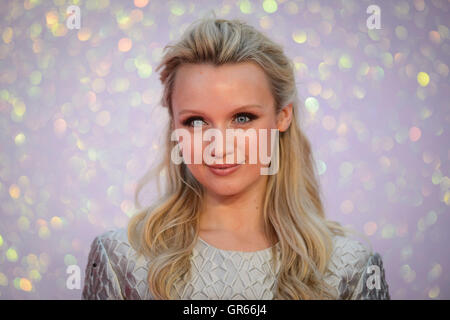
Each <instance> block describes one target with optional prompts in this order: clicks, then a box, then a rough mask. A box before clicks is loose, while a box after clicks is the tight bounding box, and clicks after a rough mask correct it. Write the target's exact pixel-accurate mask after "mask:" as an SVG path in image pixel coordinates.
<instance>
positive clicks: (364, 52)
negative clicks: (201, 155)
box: [0, 0, 450, 299]
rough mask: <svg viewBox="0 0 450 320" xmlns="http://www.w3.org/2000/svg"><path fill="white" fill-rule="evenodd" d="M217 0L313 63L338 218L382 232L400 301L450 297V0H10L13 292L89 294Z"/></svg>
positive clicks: (307, 93) (7, 112)
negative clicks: (184, 49)
mask: <svg viewBox="0 0 450 320" xmlns="http://www.w3.org/2000/svg"><path fill="white" fill-rule="evenodd" d="M72 5H74V6H75V7H72V8H70V10H69V13H67V12H68V8H69V7H70V6H72ZM372 5H375V7H373V6H372ZM371 6H372V7H371ZM368 8H369V10H368ZM378 9H379V10H378ZM211 10H214V11H215V13H216V16H217V17H221V18H226V19H232V18H239V19H242V20H245V21H247V22H248V23H249V24H251V25H253V26H255V27H256V28H258V29H259V30H261V31H263V32H265V33H266V34H267V35H268V36H269V37H271V38H272V39H273V40H275V41H277V42H278V43H280V44H281V45H282V46H283V47H284V49H285V51H286V54H287V55H288V56H289V57H290V58H291V59H292V60H293V61H294V62H295V69H296V70H295V72H296V77H297V83H298V90H299V94H300V96H301V97H302V99H303V100H304V102H305V108H306V112H305V118H304V119H303V121H304V128H305V130H306V132H307V134H308V136H309V137H310V139H311V142H312V144H313V148H314V154H315V157H316V161H317V167H318V169H319V174H320V175H319V176H320V181H321V184H322V187H323V191H324V195H325V197H324V202H325V206H326V211H327V214H328V216H329V217H330V218H331V219H334V220H338V221H340V222H341V223H343V224H344V225H351V226H353V227H354V228H356V229H357V230H359V231H361V232H363V233H365V234H366V235H367V236H368V237H369V239H370V241H371V243H372V246H373V248H374V249H375V250H376V251H377V252H379V253H380V254H381V256H382V258H383V261H384V266H385V269H386V277H387V281H388V283H389V286H390V293H391V297H392V298H393V299H449V298H450V277H449V274H450V256H449V254H450V250H449V243H450V236H449V233H450V232H449V230H450V210H449V209H450V207H449V206H450V189H449V187H450V179H449V159H450V148H449V146H450V143H449V141H450V139H449V138H450V135H449V130H450V87H449V83H450V82H449V64H450V32H449V22H450V11H449V10H450V2H449V1H447V0H430V1H424V0H411V1H405V0H392V1H381V0H369V1H362V0H358V1H357V0H345V1H344V0H341V1H325V0H290V1H289V0H264V1H248V0H242V1H235V0H223V1H219V0H217V1H197V0H196V1H193V0H190V1H162V0H134V1H133V0H129V1H125V0H121V1H119V0H117V1H115V0H89V1H82V0H79V1H75V0H72V1H65V0H17V1H6V0H2V1H1V2H0V17H1V20H0V35H1V39H0V133H1V134H0V299H79V298H80V296H81V290H82V285H83V280H84V268H85V266H86V262H87V255H88V252H89V249H90V244H91V242H92V240H93V238H94V237H95V236H96V235H98V234H100V233H103V232H105V231H107V230H110V229H115V228H122V227H125V226H126V224H127V222H128V220H129V218H130V216H132V215H133V214H134V213H135V208H134V207H133V193H134V188H135V185H136V182H137V180H138V179H139V178H140V177H141V176H142V175H143V174H144V172H145V171H146V170H147V169H148V168H149V166H150V165H151V164H152V163H154V161H155V159H156V156H157V155H158V154H160V149H161V145H160V144H161V141H162V140H161V139H162V130H163V127H164V125H165V123H166V121H167V119H168V117H167V114H166V110H164V109H163V108H162V107H161V106H160V105H159V99H160V96H161V88H162V87H161V85H160V83H159V79H158V74H157V73H155V67H156V65H157V63H158V61H160V58H161V54H162V49H163V47H164V46H165V45H166V44H168V43H169V42H171V41H174V40H176V39H177V38H178V37H179V36H180V34H181V33H182V32H183V31H184V30H185V28H186V27H187V26H188V25H189V24H190V23H191V22H193V21H194V20H196V19H198V18H200V17H202V16H203V15H205V14H207V13H208V11H211ZM154 197H155V186H154V185H150V186H149V187H148V188H146V189H144V192H143V196H142V197H141V198H140V201H141V203H142V204H143V205H147V204H149V203H150V202H151V201H152V199H153V198H154ZM68 266H75V269H69V271H70V272H75V271H76V268H77V266H78V269H79V270H81V275H80V276H81V284H80V285H81V287H80V288H79V289H78V288H77V287H76V285H75V288H73V285H74V283H75V284H76V281H75V282H73V281H72V282H70V281H69V282H68V281H67V280H68V277H69V276H71V275H73V274H76V273H71V274H68V273H67V271H68ZM74 270H75V271H74ZM72 280H73V279H72ZM68 283H69V284H68ZM70 283H72V285H71V284H70Z"/></svg>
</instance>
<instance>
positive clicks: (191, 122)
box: [181, 112, 258, 127]
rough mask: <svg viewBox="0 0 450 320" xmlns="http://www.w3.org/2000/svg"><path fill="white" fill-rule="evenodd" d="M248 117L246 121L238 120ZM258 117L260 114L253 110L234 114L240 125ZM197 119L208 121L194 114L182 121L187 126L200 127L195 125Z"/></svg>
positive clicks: (234, 119)
mask: <svg viewBox="0 0 450 320" xmlns="http://www.w3.org/2000/svg"><path fill="white" fill-rule="evenodd" d="M243 118H244V119H245V118H246V119H247V120H246V121H245V122H240V121H236V120H237V119H243ZM256 119H258V116H257V115H256V114H254V113H251V112H238V113H236V114H235V115H234V116H233V121H234V122H235V123H236V124H238V125H245V124H248V123H250V122H252V121H253V120H256ZM197 121H203V123H206V121H205V120H204V119H203V117H201V116H192V117H188V118H187V119H185V120H182V121H181V124H182V125H183V126H185V127H198V125H195V124H194V123H195V122H197Z"/></svg>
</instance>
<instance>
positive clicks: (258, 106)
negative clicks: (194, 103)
mask: <svg viewBox="0 0 450 320" xmlns="http://www.w3.org/2000/svg"><path fill="white" fill-rule="evenodd" d="M247 108H259V109H263V106H261V105H259V104H245V105H242V106H240V107H238V108H236V109H233V113H236V112H239V111H240V110H242V109H247ZM184 113H199V114H203V112H201V111H198V110H192V109H184V110H181V111H180V112H178V115H182V114H184Z"/></svg>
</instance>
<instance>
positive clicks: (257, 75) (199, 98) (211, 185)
mask: <svg viewBox="0 0 450 320" xmlns="http://www.w3.org/2000/svg"><path fill="white" fill-rule="evenodd" d="M274 103H275V102H274V99H273V96H272V93H271V91H270V87H269V82H268V79H267V77H266V75H265V73H264V71H263V69H261V67H259V66H258V65H257V64H255V63H252V62H243V63H237V64H225V65H221V66H214V65H211V64H182V65H181V66H180V67H179V68H178V70H177V74H176V77H175V83H174V91H173V93H172V121H173V128H174V129H180V128H183V129H185V130H187V132H188V134H189V136H190V139H186V141H183V143H182V144H181V145H182V150H183V157H185V160H187V159H186V155H187V154H190V156H189V159H188V164H187V167H188V169H189V170H190V171H191V173H192V175H193V176H194V177H195V178H196V179H197V180H198V181H199V182H200V183H201V184H202V185H203V187H205V189H206V191H207V192H211V193H214V194H216V195H222V196H227V195H235V194H238V193H241V192H243V191H245V190H248V189H249V188H250V187H251V186H255V185H261V183H262V181H265V179H267V176H266V175H261V168H262V167H267V166H268V165H266V164H264V163H262V162H261V161H260V160H261V159H260V157H259V156H258V155H259V153H260V151H259V150H260V148H261V147H262V145H261V144H260V139H259V136H260V135H261V134H262V132H263V131H261V130H259V129H266V130H267V132H268V134H266V138H267V139H266V141H267V142H268V146H267V149H264V150H268V151H267V154H268V155H270V129H278V130H280V131H285V130H287V128H288V127H289V124H290V121H291V117H292V105H288V106H286V107H285V108H283V109H282V111H280V112H278V113H277V112H276V110H275V105H274ZM200 129H201V132H202V135H203V136H201V137H200V139H201V140H200V143H194V140H195V138H194V133H195V131H198V130H200ZM208 129H214V130H216V132H219V133H222V137H221V139H218V140H217V141H216V143H217V144H216V147H215V148H211V146H212V144H211V142H212V141H214V140H215V139H216V138H217V136H216V138H211V140H206V139H205V132H207V131H208ZM227 129H235V130H236V129H241V131H240V132H241V134H242V135H241V137H244V139H243V140H244V141H245V143H244V144H242V143H238V140H239V138H238V136H239V135H240V134H238V136H234V137H233V138H232V139H230V138H228V139H227V132H226V131H227ZM209 131H210V132H211V130H209ZM250 131H252V132H255V133H256V135H252V134H245V133H249V132H250ZM234 132H235V133H236V132H238V131H234ZM183 140H184V139H183ZM205 140H206V141H205ZM220 140H221V141H222V142H221V143H220ZM243 140H240V141H241V142H242V141H243ZM198 141H199V140H197V142H198ZM262 141H263V143H264V140H262ZM220 144H222V147H223V148H220V147H219V146H220ZM208 145H209V146H208ZM251 146H256V152H257V154H256V155H255V154H254V153H255V149H254V148H253V147H251ZM207 148H209V149H207ZM187 151H189V152H187ZM205 151H207V152H205ZM195 153H197V154H200V155H201V161H200V162H201V163H197V162H196V161H194V154H195ZM252 153H253V154H252ZM205 154H209V155H210V156H211V158H209V159H210V160H206V157H204V156H203V155H205ZM238 155H241V156H242V157H238ZM255 157H256V161H255ZM230 159H232V161H230ZM230 162H231V163H230Z"/></svg>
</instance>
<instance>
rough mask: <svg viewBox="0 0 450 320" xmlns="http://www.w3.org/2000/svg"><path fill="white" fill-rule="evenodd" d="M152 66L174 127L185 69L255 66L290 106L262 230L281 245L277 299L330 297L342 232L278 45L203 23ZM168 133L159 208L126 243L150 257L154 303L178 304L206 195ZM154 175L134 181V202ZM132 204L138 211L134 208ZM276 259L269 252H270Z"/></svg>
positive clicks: (134, 223)
mask: <svg viewBox="0 0 450 320" xmlns="http://www.w3.org/2000/svg"><path fill="white" fill-rule="evenodd" d="M164 52H165V53H164V55H163V58H162V61H161V63H160V64H159V66H158V67H157V68H156V71H159V70H160V69H161V72H160V80H161V83H162V84H163V86H164V92H163V95H162V98H161V102H160V103H161V105H162V106H163V107H166V108H167V109H168V111H169V116H170V123H172V100H171V97H172V92H173V89H174V88H173V85H174V79H175V75H176V71H177V68H178V67H179V66H180V65H181V64H183V63H211V64H214V65H217V66H219V65H222V64H225V63H239V62H249V61H250V62H255V63H257V64H258V65H259V66H260V67H261V68H262V69H263V70H264V72H265V73H266V74H267V76H268V79H269V82H270V87H271V91H272V94H273V97H274V99H275V107H276V109H277V112H279V111H280V109H281V108H282V107H283V106H286V105H287V104H289V103H293V120H292V123H291V125H290V127H289V129H288V130H287V131H285V132H281V133H280V139H279V143H280V149H279V150H280V151H279V156H280V158H279V171H278V173H277V174H275V175H270V176H269V178H268V182H267V188H266V191H265V198H264V206H263V213H264V221H265V230H266V234H267V236H268V237H269V238H272V237H273V236H274V235H275V236H276V238H277V239H278V240H279V248H280V249H281V250H280V261H277V263H280V269H279V270H280V271H279V274H278V278H277V287H276V291H275V294H274V298H275V299H330V298H331V299H332V298H336V297H335V296H334V293H335V292H332V290H330V289H331V288H330V287H328V286H327V284H326V283H325V281H323V277H322V276H323V275H324V273H325V271H326V270H327V266H328V261H329V260H330V257H331V252H332V249H333V241H332V238H333V236H334V235H345V234H346V232H345V231H346V230H347V229H346V228H344V227H342V226H341V225H340V224H339V223H337V222H333V221H329V220H327V219H326V218H325V214H324V209H323V205H322V201H321V190H320V187H319V183H318V178H317V175H316V172H317V169H316V167H315V161H314V159H313V155H312V152H311V146H310V143H309V141H308V139H307V137H306V136H305V134H304V133H303V132H302V130H301V129H300V127H299V124H298V122H297V121H298V116H299V115H298V114H297V113H298V112H301V111H302V109H304V106H303V105H302V104H300V102H299V99H298V96H297V89H296V83H295V77H294V66H293V63H292V62H291V61H290V60H289V59H288V58H287V57H286V56H285V55H284V53H283V50H282V47H281V46H279V45H277V44H276V43H274V42H273V41H271V40H270V39H269V38H268V37H267V36H265V35H264V34H263V33H261V32H259V31H258V30H256V29H255V28H253V27H251V26H249V25H247V24H246V23H245V22H243V21H241V20H237V19H234V20H225V19H218V18H216V17H215V15H214V17H212V18H205V17H204V18H202V19H200V20H198V21H196V22H194V23H193V24H192V25H191V26H190V27H189V28H188V29H187V30H186V31H185V32H184V34H183V35H182V37H181V39H180V40H179V41H178V42H176V43H175V44H173V45H167V46H166V47H165V48H164ZM171 128H172V127H171V125H169V126H168V127H167V133H166V145H165V146H166V148H167V149H166V151H165V159H164V160H163V162H162V163H161V164H160V165H159V167H158V168H157V171H158V170H159V171H161V172H162V173H161V176H163V177H165V178H166V181H165V182H166V185H165V194H164V196H162V197H161V198H160V199H159V200H158V201H157V203H155V204H153V205H151V206H149V207H147V208H145V209H143V210H141V211H140V212H138V213H137V214H136V215H135V216H133V217H132V218H131V220H130V223H129V225H128V238H129V241H130V243H131V245H132V246H133V247H134V248H135V249H136V251H137V252H139V253H141V254H144V255H145V256H147V257H148V258H149V261H150V264H149V272H148V284H149V289H150V292H151V293H152V295H153V297H154V298H155V299H174V298H177V296H176V292H175V291H174V285H175V284H176V283H177V281H179V279H186V278H185V277H186V275H188V276H189V275H190V270H191V263H190V258H191V253H192V249H193V248H194V246H195V244H196V242H197V239H198V226H199V212H200V210H201V208H202V203H203V195H204V190H203V187H202V185H201V184H200V183H199V182H198V181H197V180H196V179H195V178H194V177H193V176H192V174H191V173H190V171H189V170H188V169H187V167H186V165H185V164H184V163H182V164H180V165H176V164H174V163H173V162H172V161H171V157H170V153H171V150H172V148H173V147H174V146H175V143H176V142H174V141H171V140H170V134H171ZM153 174H154V171H151V172H150V171H149V172H148V173H147V174H145V175H144V177H143V178H142V179H141V180H140V181H139V182H138V187H137V189H136V194H135V202H136V203H137V204H138V203H139V201H138V195H139V192H140V191H141V190H142V188H143V187H144V186H145V185H146V184H147V183H148V182H149V180H150V179H151V177H152V176H153ZM138 206H140V205H139V204H138ZM272 250H273V251H272V252H273V254H275V250H276V249H275V246H274V247H273V249H272Z"/></svg>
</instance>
